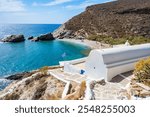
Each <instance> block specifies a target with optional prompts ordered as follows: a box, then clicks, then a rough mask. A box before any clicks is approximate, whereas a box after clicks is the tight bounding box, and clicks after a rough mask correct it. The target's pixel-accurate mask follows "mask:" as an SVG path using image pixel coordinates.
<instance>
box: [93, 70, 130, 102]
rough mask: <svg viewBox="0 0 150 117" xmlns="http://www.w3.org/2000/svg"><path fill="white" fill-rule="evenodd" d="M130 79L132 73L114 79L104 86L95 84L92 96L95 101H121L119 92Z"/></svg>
mask: <svg viewBox="0 0 150 117" xmlns="http://www.w3.org/2000/svg"><path fill="white" fill-rule="evenodd" d="M131 77H132V71H130V72H126V73H123V74H120V75H118V76H116V77H114V78H113V79H112V80H111V81H110V82H106V84H105V85H101V84H98V83H97V84H96V85H95V87H94V90H93V92H94V94H95V99H96V100H117V99H121V96H120V91H121V90H122V89H124V88H125V87H126V85H127V84H128V83H129V82H130V79H131Z"/></svg>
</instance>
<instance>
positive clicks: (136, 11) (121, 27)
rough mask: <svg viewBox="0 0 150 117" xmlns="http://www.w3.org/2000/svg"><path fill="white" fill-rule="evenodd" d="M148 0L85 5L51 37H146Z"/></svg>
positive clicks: (149, 32) (149, 27)
mask: <svg viewBox="0 0 150 117" xmlns="http://www.w3.org/2000/svg"><path fill="white" fill-rule="evenodd" d="M149 20H150V0H118V1H113V2H108V3H104V4H98V5H93V6H89V7H87V8H86V10H85V12H83V13H81V14H79V15H77V16H75V17H73V18H72V19H70V20H69V21H67V22H66V23H65V24H63V25H62V26H61V27H60V28H59V29H57V30H56V31H55V32H54V33H53V35H54V37H57V38H65V37H66V38H82V37H88V36H89V35H106V36H111V37H114V38H117V37H123V36H144V37H147V38H150V21H149Z"/></svg>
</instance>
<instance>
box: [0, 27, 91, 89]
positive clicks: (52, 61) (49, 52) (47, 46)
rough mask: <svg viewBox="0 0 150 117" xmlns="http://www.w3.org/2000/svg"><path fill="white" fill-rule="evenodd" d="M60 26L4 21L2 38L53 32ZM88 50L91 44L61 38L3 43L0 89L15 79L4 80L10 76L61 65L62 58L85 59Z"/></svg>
mask: <svg viewBox="0 0 150 117" xmlns="http://www.w3.org/2000/svg"><path fill="white" fill-rule="evenodd" d="M59 26H60V25H59V24H56V25H54V24H52V25H50V24H41V25H37V24H36V25H35V24H34V25H32V24H30V25H29V24H28V25H23V24H21V25H14V24H11V25H4V24H0V38H3V37H5V36H6V35H11V34H24V35H25V37H26V39H27V37H29V36H38V35H40V34H44V33H48V32H53V31H54V30H55V29H57V28H58V27H59ZM87 50H89V47H87V46H83V45H78V44H74V43H69V42H64V41H59V40H54V41H42V42H31V41H29V40H26V41H25V42H21V43H1V42H0V90H2V89H4V88H5V87H6V86H7V85H8V84H9V83H10V82H11V81H7V80H6V79H2V77H4V76H6V75H11V74H15V73H19V72H24V71H29V70H35V69H38V68H41V67H43V66H51V65H58V64H59V61H63V60H72V59H77V58H82V57H85V56H86V55H85V54H84V51H85V52H86V51H87Z"/></svg>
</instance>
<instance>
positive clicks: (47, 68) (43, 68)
mask: <svg viewBox="0 0 150 117" xmlns="http://www.w3.org/2000/svg"><path fill="white" fill-rule="evenodd" d="M48 70H49V67H48V66H44V67H42V68H40V69H39V72H41V73H42V74H45V75H46V74H47V71H48Z"/></svg>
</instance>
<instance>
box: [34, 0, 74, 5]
mask: <svg viewBox="0 0 150 117" xmlns="http://www.w3.org/2000/svg"><path fill="white" fill-rule="evenodd" d="M71 1H72V0H53V1H52V2H48V3H36V2H34V3H33V6H55V5H59V4H63V3H67V2H71Z"/></svg>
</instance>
